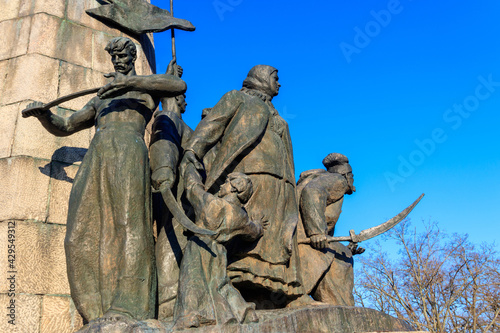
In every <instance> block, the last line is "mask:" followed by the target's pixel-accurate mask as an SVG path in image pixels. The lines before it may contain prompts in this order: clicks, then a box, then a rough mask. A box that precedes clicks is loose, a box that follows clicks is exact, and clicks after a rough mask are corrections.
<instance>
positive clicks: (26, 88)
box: [0, 0, 155, 333]
mask: <svg viewBox="0 0 500 333" xmlns="http://www.w3.org/2000/svg"><path fill="white" fill-rule="evenodd" d="M97 6H99V4H98V2H97V1H96V0H0V8H1V10H0V44H1V45H2V47H1V48H0V115H1V117H2V121H1V122H0V133H1V134H0V135H1V136H0V185H1V188H2V191H1V194H0V207H1V208H0V244H1V247H0V272H1V276H0V309H1V310H0V318H2V319H1V320H0V332H30V333H35V332H58V333H61V332H74V331H75V330H77V329H78V328H79V327H81V326H82V320H81V318H80V316H79V315H78V313H77V311H76V310H75V307H74V305H73V303H72V301H71V298H70V296H69V286H68V281H67V277H66V260H65V255H64V248H63V241H64V234H65V230H66V226H65V224H66V214H67V208H68V198H69V192H70V189H71V185H72V181H73V178H74V176H75V174H76V172H77V170H78V166H79V164H80V162H81V160H82V158H83V156H84V154H85V152H86V150H87V147H88V145H89V143H90V140H91V138H92V136H93V129H92V130H85V131H81V132H79V133H77V134H74V135H71V136H69V137H65V138H58V137H55V136H52V135H51V134H49V133H48V132H47V131H46V130H45V129H44V128H43V127H42V126H41V125H40V123H39V122H38V120H36V119H34V118H27V119H25V118H22V117H21V110H23V109H24V107H25V106H26V105H27V104H28V103H30V102H31V101H33V100H37V101H40V102H44V103H47V102H49V101H51V100H53V99H55V98H57V97H60V96H64V95H66V94H69V93H72V92H77V91H81V90H83V89H88V88H93V87H98V86H102V85H104V84H105V83H106V80H107V79H105V78H104V77H103V74H104V73H108V72H112V71H114V70H113V66H112V63H111V61H110V57H109V55H108V53H107V52H106V51H105V50H104V47H105V46H106V43H107V42H108V41H109V40H110V39H111V38H113V37H117V36H124V34H123V33H121V32H120V31H118V30H115V29H112V28H109V27H107V26H105V25H104V24H102V23H101V22H99V21H97V20H95V19H92V18H91V17H90V16H88V15H87V14H86V13H85V10H86V9H88V8H94V7H97ZM128 37H130V38H132V39H133V40H134V41H135V43H136V44H137V46H138V60H137V62H136V68H137V73H138V74H139V75H146V74H151V73H153V72H154V71H155V68H154V67H155V66H154V63H155V59H154V49H153V41H152V37H151V36H146V37H143V38H142V39H141V40H139V39H138V38H134V37H133V36H128ZM91 97H92V96H86V97H81V98H79V99H75V100H72V101H69V102H66V103H63V104H61V105H60V107H58V108H57V110H54V111H55V112H58V113H59V114H60V115H70V114H71V113H72V112H74V111H76V110H78V109H79V108H81V107H82V106H83V105H84V104H85V103H86V102H87V101H88V100H89V99H90V98H91ZM8 246H11V247H10V248H8ZM9 250H10V253H9ZM9 255H10V257H9ZM8 278H9V280H7V279H8ZM14 294H15V296H14ZM12 304H14V309H13V310H12V309H7V307H9V306H11V307H12ZM7 314H14V316H13V318H15V319H14V322H15V325H12V324H9V322H8V320H9V319H10V318H9V317H7Z"/></svg>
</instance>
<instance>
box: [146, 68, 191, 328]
mask: <svg viewBox="0 0 500 333" xmlns="http://www.w3.org/2000/svg"><path fill="white" fill-rule="evenodd" d="M167 73H175V75H176V76H181V74H182V68H181V67H180V66H177V65H176V64H175V63H174V62H173V61H172V62H171V63H170V64H169V69H167ZM161 102H162V105H163V110H161V111H160V110H159V111H156V112H155V113H154V116H153V119H154V121H153V129H152V136H151V145H150V163H151V170H152V175H151V180H152V183H153V187H154V188H155V189H157V190H159V189H160V188H161V187H163V186H167V187H169V188H171V189H172V191H173V193H174V195H175V196H176V199H177V201H178V202H179V204H180V205H181V206H182V205H183V206H186V203H187V204H188V202H187V199H185V194H184V191H183V187H184V182H183V181H182V177H179V176H180V175H178V173H177V168H178V164H179V157H182V154H183V152H184V151H183V147H184V146H185V145H186V143H187V140H188V139H189V138H190V136H191V134H192V133H193V130H192V129H191V128H190V127H189V126H188V125H186V123H185V122H184V121H183V120H182V114H183V113H184V112H185V111H186V105H187V103H186V101H185V95H183V94H182V95H177V96H174V97H166V98H162V100H161ZM153 200H154V201H153V205H154V219H155V221H156V230H157V234H158V238H157V242H156V246H155V247H156V252H155V253H156V268H157V272H158V319H159V320H167V319H168V318H171V317H172V316H173V314H174V305H175V299H176V296H177V284H178V281H179V270H180V263H181V260H182V251H183V250H184V247H185V246H186V243H187V238H186V237H185V236H184V234H183V232H184V229H183V227H182V226H181V225H180V224H179V223H177V221H176V220H175V218H174V217H173V216H172V214H171V212H170V211H169V210H168V208H167V207H166V206H165V204H164V202H163V200H162V198H161V197H160V194H158V195H156V194H155V195H154V199H153Z"/></svg>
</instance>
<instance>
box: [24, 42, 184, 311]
mask: <svg viewBox="0 0 500 333" xmlns="http://www.w3.org/2000/svg"><path fill="white" fill-rule="evenodd" d="M106 50H107V51H108V52H109V54H110V55H111V60H112V62H113V65H114V68H115V71H116V72H114V73H111V74H108V77H112V78H113V81H112V82H111V83H109V84H107V85H106V86H104V87H102V88H101V89H100V90H99V92H98V96H96V97H94V98H93V99H91V100H90V101H89V102H88V103H87V104H86V105H85V106H84V107H83V109H81V110H80V111H77V112H75V113H74V114H73V115H71V116H70V117H69V118H62V117H59V116H57V115H55V114H53V113H52V112H50V111H49V110H46V109H45V108H44V107H43V106H42V105H41V103H34V104H31V105H29V106H28V107H31V108H32V109H31V110H30V111H28V112H25V114H26V116H35V117H37V118H38V120H39V121H40V122H41V124H42V125H43V126H44V127H45V128H46V129H47V130H48V131H49V132H50V133H52V134H54V135H57V136H66V135H70V134H73V133H75V132H78V131H80V130H82V129H86V128H89V127H92V126H94V125H95V127H96V134H95V136H94V138H93V140H92V142H91V144H90V147H89V150H88V152H87V154H86V155H85V157H84V159H83V161H82V164H81V166H80V168H79V171H78V173H77V175H76V177H75V179H74V183H73V187H72V191H71V195H70V201H69V212H68V220H67V234H66V239H65V250H66V258H67V270H68V279H69V283H70V288H71V296H72V298H73V301H74V302H75V305H76V307H77V309H78V311H79V312H80V314H81V315H82V317H83V318H84V319H85V320H86V321H91V320H94V319H97V318H100V317H103V316H104V317H105V318H117V317H118V318H121V317H123V318H134V319H147V318H153V317H154V315H155V300H156V273H155V267H154V242H153V233H152V224H151V210H150V207H151V186H150V184H151V182H150V167H149V160H148V150H147V147H146V145H145V143H144V139H143V138H144V131H145V127H146V124H147V123H148V122H149V120H150V119H151V116H152V112H153V110H155V109H156V107H157V105H158V102H159V98H160V97H161V96H175V95H179V94H183V93H184V91H185V90H186V85H185V83H184V82H183V81H182V80H181V79H179V78H177V77H174V76H172V75H150V76H138V75H136V72H135V67H134V62H135V60H136V52H137V51H136V48H135V45H134V43H133V42H132V41H131V40H130V39H128V38H123V37H119V38H115V39H112V40H111V41H110V42H109V43H108V45H107V46H106ZM35 106H40V107H39V108H33V107H35Z"/></svg>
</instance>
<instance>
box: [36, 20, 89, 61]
mask: <svg viewBox="0 0 500 333" xmlns="http://www.w3.org/2000/svg"><path fill="white" fill-rule="evenodd" d="M28 53H39V54H43V55H46V56H49V57H51V58H56V59H61V60H64V61H68V62H70V63H73V64H77V65H81V66H87V67H90V64H91V63H92V30H91V29H88V28H85V27H82V26H80V25H77V24H74V23H71V22H69V21H66V20H63V19H62V18H58V17H54V16H50V15H47V14H44V13H40V14H36V15H34V17H33V22H32V29H31V35H30V45H29V48H28Z"/></svg>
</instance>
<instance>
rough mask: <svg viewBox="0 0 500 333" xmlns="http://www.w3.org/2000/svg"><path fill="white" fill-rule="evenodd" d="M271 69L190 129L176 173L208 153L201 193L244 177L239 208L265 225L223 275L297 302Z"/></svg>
mask: <svg viewBox="0 0 500 333" xmlns="http://www.w3.org/2000/svg"><path fill="white" fill-rule="evenodd" d="M277 72H278V71H277V69H275V68H273V67H271V66H265V65H257V66H255V67H253V68H252V69H251V70H250V72H249V73H248V76H247V78H246V79H245V81H244V82H243V88H242V89H241V90H240V91H236V90H233V91H230V92H228V93H227V94H225V95H224V96H223V97H222V98H221V100H220V101H219V102H218V103H217V104H216V105H215V106H214V107H213V108H212V109H211V110H210V111H209V112H208V114H207V115H206V116H205V117H204V118H203V119H202V120H201V122H200V123H199V124H198V126H197V127H196V130H195V132H194V133H193V135H192V137H191V139H190V140H189V142H188V143H187V145H186V147H185V154H184V157H183V160H182V162H181V165H180V168H181V169H185V168H186V167H187V165H190V164H193V165H194V166H195V167H196V168H197V169H203V165H202V161H205V160H206V156H207V154H209V152H210V151H212V150H213V149H215V150H216V151H215V152H213V156H212V157H211V158H210V165H209V168H207V169H206V174H207V178H206V181H205V189H206V190H207V191H208V192H210V193H216V192H217V190H218V188H219V187H220V185H221V184H222V183H223V182H224V180H225V179H226V177H227V175H228V174H229V173H231V172H241V173H244V174H246V175H248V176H249V177H250V179H251V181H252V183H253V186H254V195H253V196H252V198H251V199H250V200H249V201H248V203H247V204H246V205H245V209H246V210H247V212H248V215H249V216H250V218H252V219H253V220H257V219H263V220H265V221H267V222H268V223H269V227H268V228H267V229H266V230H265V231H264V234H263V236H262V237H261V238H260V239H259V240H257V241H255V242H253V243H251V244H250V245H249V246H243V244H242V246H241V247H242V248H239V249H238V251H237V253H235V254H234V255H233V256H232V258H231V259H230V263H229V266H228V274H229V276H230V277H231V279H232V281H233V283H235V285H236V284H239V285H242V284H248V285H251V286H258V287H261V288H263V289H267V290H270V291H276V292H282V293H285V294H286V295H288V296H291V297H294V296H295V297H296V296H299V295H301V294H302V293H303V292H302V289H301V284H300V277H299V271H298V265H297V262H298V252H297V241H296V237H295V229H296V226H297V222H298V207H297V200H296V196H295V177H294V163H293V153H292V144H291V139H290V134H289V131H288V125H287V123H286V121H285V120H284V119H283V118H282V117H280V116H279V114H278V112H277V111H276V109H275V108H274V106H273V104H272V103H271V100H272V99H273V97H274V96H276V95H278V92H279V87H280V84H279V83H278V74H277ZM214 147H215V148H214ZM205 167H207V165H205ZM271 202H272V203H273V204H272V205H271V204H270V203H271ZM237 287H238V286H237Z"/></svg>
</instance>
